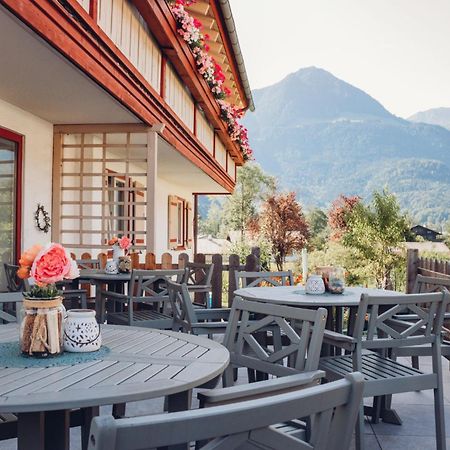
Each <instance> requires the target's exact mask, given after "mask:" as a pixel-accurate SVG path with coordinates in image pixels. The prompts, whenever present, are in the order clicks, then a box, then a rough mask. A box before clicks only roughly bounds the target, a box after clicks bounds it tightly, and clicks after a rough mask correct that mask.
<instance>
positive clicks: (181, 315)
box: [167, 281, 197, 333]
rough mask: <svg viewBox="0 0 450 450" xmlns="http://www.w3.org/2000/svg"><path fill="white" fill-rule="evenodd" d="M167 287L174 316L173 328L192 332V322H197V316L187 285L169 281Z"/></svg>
mask: <svg viewBox="0 0 450 450" xmlns="http://www.w3.org/2000/svg"><path fill="white" fill-rule="evenodd" d="M167 288H168V292H169V300H170V307H171V311H172V317H173V325H172V329H173V330H174V331H180V330H181V331H183V333H191V332H192V324H193V323H196V322H197V317H196V314H195V310H194V306H193V305H192V301H191V297H190V295H189V291H188V288H187V285H186V284H185V283H183V284H179V283H174V282H172V281H168V282H167Z"/></svg>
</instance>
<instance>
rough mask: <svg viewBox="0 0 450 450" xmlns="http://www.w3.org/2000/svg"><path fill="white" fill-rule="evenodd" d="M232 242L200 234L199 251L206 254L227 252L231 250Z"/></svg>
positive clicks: (198, 239)
mask: <svg viewBox="0 0 450 450" xmlns="http://www.w3.org/2000/svg"><path fill="white" fill-rule="evenodd" d="M230 247H231V242H230V241H228V240H227V239H219V238H214V237H211V236H198V238H197V253H203V254H205V255H214V254H216V253H218V254H221V255H222V254H227V253H229V252H230Z"/></svg>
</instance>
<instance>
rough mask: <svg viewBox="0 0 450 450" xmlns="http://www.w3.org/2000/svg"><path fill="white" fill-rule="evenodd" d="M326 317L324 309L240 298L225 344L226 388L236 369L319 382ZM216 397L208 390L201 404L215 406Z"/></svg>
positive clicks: (224, 377) (233, 308)
mask: <svg viewBox="0 0 450 450" xmlns="http://www.w3.org/2000/svg"><path fill="white" fill-rule="evenodd" d="M326 317H327V311H326V309H324V308H318V309H317V310H307V309H302V308H293V307H290V306H282V305H273V304H270V303H264V302H262V301H257V300H256V301H253V300H251V301H250V300H243V299H242V298H240V297H236V298H235V300H234V301H233V306H232V308H231V312H230V318H229V321H228V327H227V330H226V334H225V337H224V341H223V345H225V347H227V349H228V350H229V352H230V365H229V366H228V368H227V369H226V370H225V372H224V376H223V385H224V387H229V386H233V384H234V373H233V372H234V371H233V369H237V368H239V367H246V368H247V369H251V370H256V371H258V372H260V373H263V374H266V375H267V376H268V375H273V376H277V377H282V376H286V375H293V374H298V373H299V372H309V373H311V374H312V375H311V378H310V379H309V382H310V383H317V377H316V376H317V374H316V373H315V371H316V370H317V368H318V365H319V358H320V349H321V346H322V340H323V332H324V329H325V322H326ZM294 323H295V325H294ZM282 334H283V337H284V339H281V336H282ZM268 335H270V336H269V337H270V339H266V336H268ZM307 378H308V377H307ZM215 395H216V394H214V393H213V391H206V392H204V393H202V394H201V395H200V397H201V401H202V402H203V403H205V404H206V403H211V402H212V401H213V397H214V396H215Z"/></svg>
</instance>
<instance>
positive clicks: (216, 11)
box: [209, 0, 248, 109]
mask: <svg viewBox="0 0 450 450" xmlns="http://www.w3.org/2000/svg"><path fill="white" fill-rule="evenodd" d="M209 5H210V6H211V9H212V12H213V15H214V17H215V18H216V24H217V28H219V33H220V36H221V38H222V42H223V44H224V47H225V53H226V55H227V59H228V62H229V63H230V67H231V72H232V73H233V78H234V80H235V81H236V86H237V88H238V92H239V95H240V97H241V99H242V104H243V105H244V109H247V108H248V99H247V96H246V95H245V90H244V86H242V81H241V77H240V75H239V70H238V68H237V62H236V58H235V56H234V51H233V47H232V45H231V41H230V35H229V34H228V31H227V30H226V27H225V21H224V17H223V14H222V11H221V10H220V8H219V7H218V6H217V2H216V1H215V0H211V1H210V2H209Z"/></svg>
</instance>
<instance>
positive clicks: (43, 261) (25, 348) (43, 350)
mask: <svg viewBox="0 0 450 450" xmlns="http://www.w3.org/2000/svg"><path fill="white" fill-rule="evenodd" d="M19 264H20V268H19V270H18V271H17V276H18V277H19V278H22V279H33V284H32V286H31V287H30V289H29V290H27V291H25V292H24V293H23V295H24V301H23V306H22V309H21V312H20V320H19V323H20V347H21V351H22V353H23V354H26V355H28V356H36V357H48V356H55V355H59V354H61V353H62V351H63V345H62V338H63V322H64V320H63V319H64V306H63V303H62V300H63V297H62V293H61V291H59V290H58V289H57V287H56V283H57V282H59V281H62V280H64V279H69V280H71V279H74V278H77V277H78V276H79V275H80V272H79V270H78V267H77V264H76V261H74V260H73V259H72V258H71V257H70V255H69V253H68V252H67V250H66V249H65V248H64V247H62V246H61V245H60V244H54V243H51V244H48V245H47V246H45V247H42V246H40V245H34V246H33V247H31V248H30V249H28V250H26V251H25V252H24V253H23V254H22V256H21V258H20V261H19Z"/></svg>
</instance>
